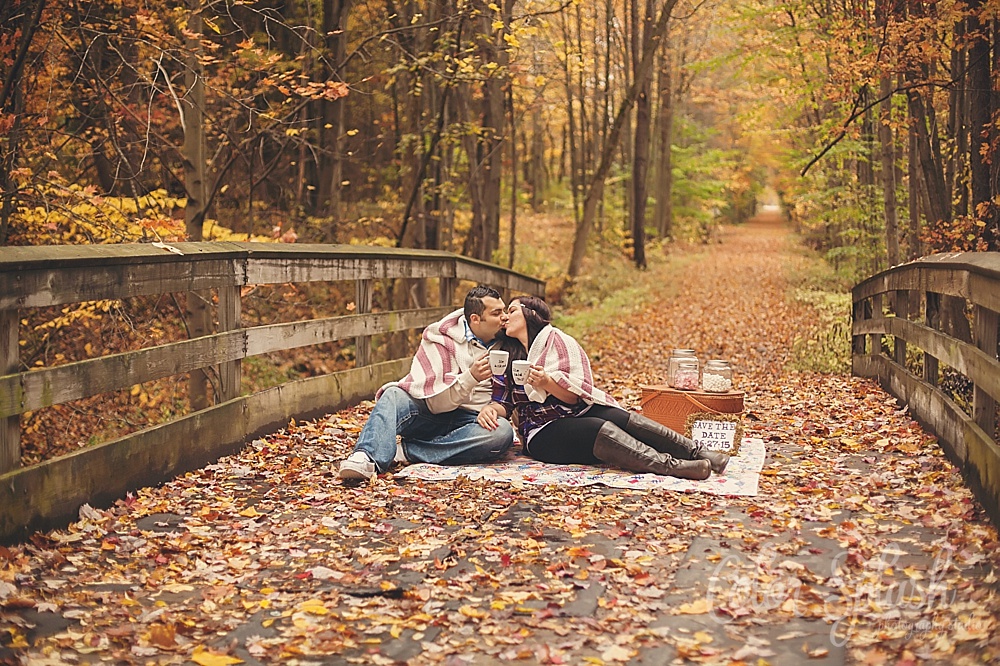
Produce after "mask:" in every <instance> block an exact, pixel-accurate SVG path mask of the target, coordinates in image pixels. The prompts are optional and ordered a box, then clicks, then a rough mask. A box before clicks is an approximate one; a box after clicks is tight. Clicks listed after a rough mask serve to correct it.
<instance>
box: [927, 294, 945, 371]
mask: <svg viewBox="0 0 1000 666" xmlns="http://www.w3.org/2000/svg"><path fill="white" fill-rule="evenodd" d="M925 298H926V305H925V307H924V323H926V324H927V326H928V327H930V328H933V329H934V330H935V331H940V330H941V294H936V293H934V292H933V291H928V292H927V295H926V297H925ZM924 381H925V382H927V383H928V384H930V385H931V386H937V383H938V360H937V357H935V356H931V355H930V354H929V353H927V351H926V350H925V351H924Z"/></svg>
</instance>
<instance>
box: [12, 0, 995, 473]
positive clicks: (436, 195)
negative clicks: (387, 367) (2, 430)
mask: <svg viewBox="0 0 1000 666" xmlns="http://www.w3.org/2000/svg"><path fill="white" fill-rule="evenodd" d="M998 7H1000V3H998V2H984V1H982V0H973V1H971V2H966V3H961V2H952V1H948V2H901V1H895V0H877V1H876V2H869V1H856V0H844V1H838V2H828V1H823V2H820V1H814V0H793V1H783V0H755V1H751V2H723V1H720V0H703V1H698V2H692V1H690V0H665V1H663V0H597V1H594V2H579V1H576V0H567V1H565V2H560V1H558V0H497V2H485V1H484V0H442V1H437V2H435V1H422V2H416V1H399V0H371V1H362V0H319V1H305V0H262V1H245V0H217V1H211V2H210V1H206V0H189V1H188V2H187V3H186V4H185V3H179V2H162V1H161V0H97V1H89V0H88V1H86V2H82V1H78V0H67V1H65V2H58V3H57V2H52V1H51V0H6V1H5V2H2V3H0V26H2V28H0V192H2V194H0V197H2V199H0V245H6V246H22V245H51V244H84V243H127V242H158V243H172V242H179V241H184V240H219V241H226V240H252V241H259V242H282V243H347V244H350V243H356V244H366V245H382V246H387V247H404V248H427V249H439V250H447V251H453V252H457V253H461V254H464V255H467V256H470V257H475V258H478V259H483V260H487V261H492V262H495V263H498V264H501V265H504V266H510V267H512V268H514V269H515V270H519V271H522V272H525V273H529V274H532V275H535V276H538V277H541V278H543V279H545V280H546V282H547V284H548V295H549V297H550V299H551V300H552V301H553V302H554V303H555V304H557V305H572V304H573V303H574V302H576V303H580V302H594V301H597V300H600V299H601V298H603V297H604V296H606V295H607V293H606V292H607V291H608V290H609V289H611V288H612V287H613V286H615V285H620V284H628V283H630V282H634V281H635V280H636V277H635V276H636V275H639V274H640V273H642V269H644V268H646V267H648V266H649V264H650V262H652V261H656V260H657V258H658V257H661V256H663V255H664V254H669V253H674V254H675V255H676V254H683V253H684V252H687V251H693V250H691V249H690V248H696V247H697V246H698V245H699V244H701V243H711V242H714V238H715V234H716V230H717V229H718V228H719V225H722V224H740V223H742V222H744V221H746V220H747V219H749V218H751V217H753V216H754V215H756V214H758V213H761V212H768V213H773V214H777V213H780V214H781V215H783V216H784V217H785V218H786V219H787V220H788V222H789V223H790V224H791V225H792V226H793V227H794V228H795V230H796V231H797V232H798V233H799V234H800V236H801V238H802V239H803V241H804V242H805V244H806V245H808V246H809V247H811V248H813V249H814V250H816V251H817V252H819V253H820V254H821V255H822V256H823V257H825V259H826V260H827V262H828V263H829V265H830V267H831V271H832V273H831V274H832V276H833V278H832V279H835V280H837V281H838V285H839V288H841V289H842V290H843V289H845V288H846V286H848V285H850V284H851V283H852V282H854V281H857V280H859V279H861V278H863V277H865V276H867V275H870V274H872V273H874V272H877V271H878V270H881V269H883V268H886V267H888V266H891V265H895V264H898V263H901V262H903V261H906V260H908V259H912V258H915V257H917V256H921V255H924V254H928V253H933V252H941V251H958V250H1000V226H998V218H1000V216H998V215H997V209H996V208H997V207H996V202H995V200H994V199H995V196H996V194H997V193H998V192H1000V186H998V181H1000V168H998V165H997V161H996V160H995V159H994V154H995V153H996V150H997V142H998V132H997V127H996V122H995V119H994V112H995V110H996V109H997V108H998V106H1000V96H998V92H997V89H998V85H997V76H996V74H997V70H998V69H1000V49H998V48H996V47H997V44H996V43H995V42H996V39H995V35H996V34H998V33H997V27H998V23H997V9H998ZM615 266H617V267H618V269H617V270H618V272H617V273H616V274H614V275H611V274H610V273H609V270H610V269H609V267H615ZM629 271H632V273H630V272H629ZM609 285H610V286H609ZM602 289H603V290H604V291H603V292H602ZM246 298H247V300H246V303H245V306H244V307H245V309H244V313H243V316H244V318H245V319H247V320H249V321H268V322H273V321H278V320H292V319H295V318H298V317H301V316H303V315H304V313H316V312H327V313H329V312H334V313H336V312H341V313H343V312H349V311H350V309H351V307H352V305H353V304H352V303H351V299H352V296H351V295H350V294H345V293H340V292H339V291H338V287H337V286H336V285H328V286H325V287H314V288H310V289H304V288H302V287H296V286H294V285H283V286H278V287H275V288H268V289H264V288H258V289H255V290H254V291H253V293H250V294H247V295H246ZM427 298H428V295H427V294H426V293H424V291H422V290H421V289H419V288H414V286H413V285H406V284H389V285H381V286H380V287H379V292H378V293H377V294H376V307H378V306H379V303H382V304H383V305H384V306H386V307H388V306H389V305H390V304H392V303H399V302H401V301H402V302H412V305H413V306H417V305H421V304H422V302H423V301H426V299H427ZM574 299H575V300H574ZM182 301H183V295H180V296H178V297H176V298H171V299H158V300H156V301H152V300H142V299H135V302H128V303H125V302H116V303H88V304H81V305H80V306H78V307H71V308H65V309H61V310H57V311H46V310H40V311H38V312H36V313H33V314H32V315H31V317H30V319H26V320H25V321H23V322H22V326H21V335H22V339H21V364H22V366H23V368H22V369H28V368H31V367H39V366H50V365H54V364H58V363H63V362H68V361H71V360H79V359H80V358H84V357H86V356H87V355H88V354H91V353H95V352H97V351H104V352H107V351H109V350H110V351H114V350H119V351H120V350H128V349H132V348H136V347H137V346H139V345H141V344H142V343H143V342H144V341H149V340H164V339H170V338H171V337H175V336H183V335H184V334H185V333H184V327H183V321H182V320H183V311H184V307H183V302H182ZM70 324H73V326H70ZM384 344H385V346H387V347H388V346H391V345H392V344H394V342H393V340H391V339H387V340H385V341H384ZM320 351H321V352H322V353H310V354H308V355H297V356H293V357H289V358H284V359H276V360H274V362H273V363H263V362H261V363H260V364H259V367H258V365H257V364H256V360H254V361H253V363H251V362H250V361H248V362H247V363H248V364H249V366H250V367H248V368H247V371H246V372H245V373H244V380H245V382H248V383H249V384H251V385H253V386H261V385H267V384H268V383H273V382H275V381H278V379H280V378H282V377H287V376H302V375H308V374H311V373H316V372H327V371H330V370H333V369H336V368H337V367H339V366H341V365H344V364H349V363H350V362H351V357H352V350H351V348H350V347H349V346H348V347H334V346H330V348H328V349H324V350H320ZM183 391H184V390H183V387H173V386H171V385H167V384H164V385H162V386H156V387H153V386H137V387H134V388H133V390H132V391H131V392H127V394H126V395H122V396H118V397H117V398H113V399H114V400H118V401H119V402H120V403H121V404H122V405H126V406H127V409H131V410H132V413H133V414H134V416H135V418H134V420H135V422H139V421H143V422H146V421H149V420H151V419H152V420H155V419H156V418H158V416H156V415H157V414H161V413H162V414H170V413H174V412H176V411H178V410H182V409H183V408H184V407H183V404H184V402H185V400H186V397H185V394H184V392H183ZM102 400H103V398H102ZM66 409H68V410H76V413H77V415H78V416H79V415H80V414H83V413H85V412H86V413H89V414H94V413H101V412H102V409H103V408H102V407H101V405H100V403H98V402H95V403H94V404H91V405H89V406H83V407H81V406H79V405H77V406H73V407H67V408H66ZM59 410H60V408H55V409H51V410H47V412H51V413H52V414H53V415H54V416H42V415H30V414H29V415H26V418H25V424H26V425H25V428H26V435H25V439H24V443H25V446H26V449H25V450H26V453H25V456H26V460H29V459H31V458H32V456H35V455H36V454H37V450H40V449H44V448H45V447H46V446H47V445H46V443H45V442H46V441H48V442H49V445H51V444H52V441H53V437H54V435H53V434H52V433H53V431H54V430H58V429H59V428H60V426H59V425H58V422H59V419H60V418H61V417H60V411H59ZM88 410H89V411H88ZM62 416H63V417H64V416H66V414H62ZM133 425H134V423H130V422H129V418H124V420H123V419H117V420H115V422H114V423H110V422H109V423H108V424H107V432H104V431H103V430H102V428H100V427H98V428H94V427H90V428H89V429H88V431H87V434H86V435H79V436H78V438H77V439H80V438H82V439H85V440H95V438H96V440H100V439H101V438H103V437H105V436H110V435H111V434H113V432H119V431H120V430H121V429H122V428H125V429H127V428H129V427H132V426H133ZM46 433H48V434H46ZM33 437H34V438H35V440H34V444H32V441H33V440H32V438H33ZM32 446H35V447H36V449H35V452H33V450H32V448H31V447H32Z"/></svg>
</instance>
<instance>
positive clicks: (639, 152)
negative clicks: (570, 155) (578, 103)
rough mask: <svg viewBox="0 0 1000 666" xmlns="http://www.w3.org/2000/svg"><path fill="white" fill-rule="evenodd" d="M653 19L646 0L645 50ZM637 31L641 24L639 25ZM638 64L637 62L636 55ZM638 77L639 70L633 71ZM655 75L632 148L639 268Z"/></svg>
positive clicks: (642, 101)
mask: <svg viewBox="0 0 1000 666" xmlns="http://www.w3.org/2000/svg"><path fill="white" fill-rule="evenodd" d="M638 3H639V0H632V4H633V5H638ZM652 22H653V2H652V0H646V8H645V12H644V17H643V21H642V48H643V51H645V50H648V49H649V48H651V47H652V44H650V43H649V39H650V37H652V34H651V33H650V30H651V28H652ZM636 29H637V31H638V26H636ZM633 62H635V64H636V65H638V62H636V61H635V59H633ZM634 76H635V78H636V79H637V80H638V78H639V77H638V72H635V73H634ZM651 78H652V77H651V76H646V77H645V78H644V80H643V81H642V84H641V86H640V87H639V94H638V97H637V98H636V102H635V149H634V150H633V151H632V215H631V218H632V251H633V256H634V261H635V265H636V267H637V268H646V182H647V181H646V175H647V172H648V170H649V141H650V137H651V132H650V124H651V122H652V114H651V112H650V108H649V107H650V100H649V88H650V86H649V81H650V79H651Z"/></svg>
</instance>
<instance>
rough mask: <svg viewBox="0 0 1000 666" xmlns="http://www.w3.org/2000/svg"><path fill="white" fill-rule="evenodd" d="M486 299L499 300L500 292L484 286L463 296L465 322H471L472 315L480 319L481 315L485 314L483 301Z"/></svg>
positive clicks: (475, 288)
mask: <svg viewBox="0 0 1000 666" xmlns="http://www.w3.org/2000/svg"><path fill="white" fill-rule="evenodd" d="M487 297H489V298H500V292H499V291H497V290H496V289H494V288H493V287H487V286H486V285H484V284H481V285H479V286H478V287H473V288H472V289H470V290H469V293H468V294H466V295H465V319H466V321H471V319H472V315H479V316H480V318H482V316H483V313H484V312H486V305H484V304H483V299H484V298H487Z"/></svg>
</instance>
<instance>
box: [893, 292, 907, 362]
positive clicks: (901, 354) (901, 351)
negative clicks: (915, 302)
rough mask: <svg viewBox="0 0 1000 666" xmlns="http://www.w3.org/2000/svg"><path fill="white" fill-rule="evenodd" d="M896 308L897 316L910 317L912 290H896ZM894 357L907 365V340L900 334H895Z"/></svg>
mask: <svg viewBox="0 0 1000 666" xmlns="http://www.w3.org/2000/svg"><path fill="white" fill-rule="evenodd" d="M895 310H896V316H897V317H902V318H903V319H909V318H910V292H908V291H905V290H899V291H897V292H896V307H895ZM892 358H893V360H894V361H896V363H898V364H899V365H901V366H903V367H904V368H905V367H906V340H904V339H903V338H901V337H899V336H898V335H896V336H893V344H892Z"/></svg>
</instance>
